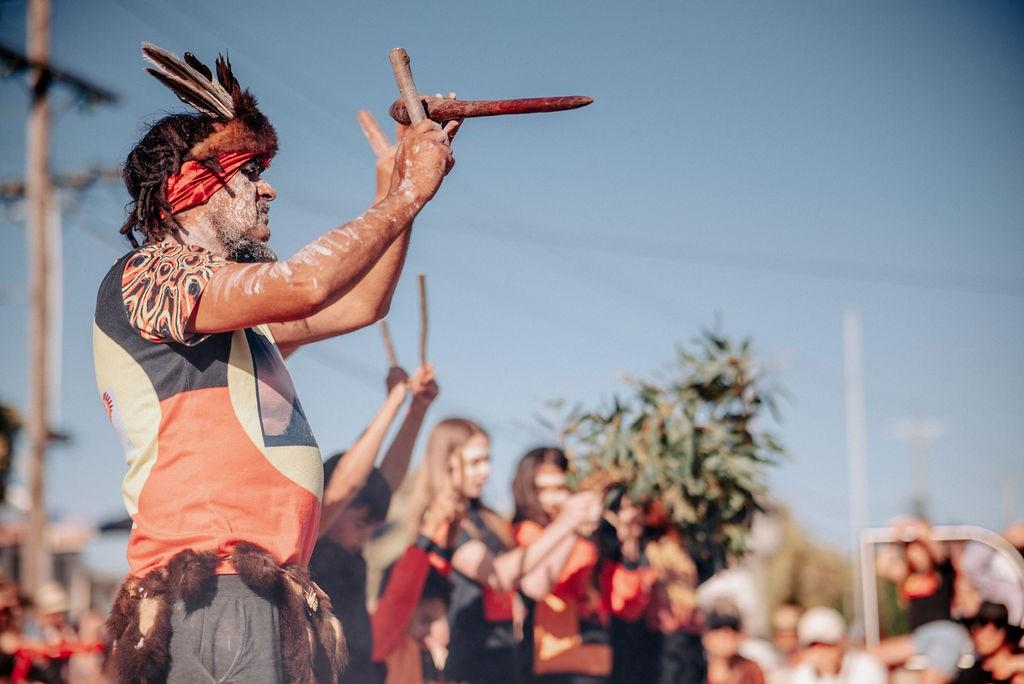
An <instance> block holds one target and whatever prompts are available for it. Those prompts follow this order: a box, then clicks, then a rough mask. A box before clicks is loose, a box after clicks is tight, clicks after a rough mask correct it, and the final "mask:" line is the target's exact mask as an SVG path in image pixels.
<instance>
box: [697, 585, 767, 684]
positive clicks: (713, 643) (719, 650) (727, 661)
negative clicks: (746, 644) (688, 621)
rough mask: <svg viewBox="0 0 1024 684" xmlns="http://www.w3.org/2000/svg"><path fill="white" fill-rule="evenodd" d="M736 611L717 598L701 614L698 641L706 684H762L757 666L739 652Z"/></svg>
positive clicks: (739, 626)
mask: <svg viewBox="0 0 1024 684" xmlns="http://www.w3.org/2000/svg"><path fill="white" fill-rule="evenodd" d="M743 639H744V635H743V624H742V622H741V620H740V612H739V610H738V609H737V608H736V607H735V606H734V605H731V604H729V603H727V602H725V601H718V602H716V603H715V605H713V606H712V608H711V610H710V612H708V613H707V614H706V615H705V617H704V636H703V638H702V640H701V641H702V643H703V644H704V651H705V653H706V654H707V663H708V680H707V681H708V684H764V674H763V673H762V672H761V668H759V667H758V666H757V664H756V663H755V662H754V661H752V660H747V659H746V658H744V657H743V656H741V655H740V644H742V643H743Z"/></svg>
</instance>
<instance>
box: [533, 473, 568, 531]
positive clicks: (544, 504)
mask: <svg viewBox="0 0 1024 684" xmlns="http://www.w3.org/2000/svg"><path fill="white" fill-rule="evenodd" d="M533 487H534V489H535V490H536V491H537V501H538V503H540V507H541V510H542V511H544V513H545V514H546V515H547V516H548V517H549V518H554V517H555V516H556V515H558V512H559V511H560V510H562V504H564V503H565V500H566V499H568V498H569V488H568V487H566V485H565V473H564V472H562V470H561V469H560V468H559V467H558V466H555V465H551V464H550V463H544V464H542V465H541V466H540V467H538V468H537V471H536V472H535V473H534V476H533Z"/></svg>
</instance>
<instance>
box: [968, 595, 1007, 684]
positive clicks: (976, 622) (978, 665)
mask: <svg viewBox="0 0 1024 684" xmlns="http://www.w3.org/2000/svg"><path fill="white" fill-rule="evenodd" d="M1007 617H1008V616H1007V611H1006V606H1004V605H1002V604H999V603H991V602H988V601H986V602H985V603H982V604H981V608H979V609H978V613H977V615H975V616H974V618H973V619H972V620H971V622H970V630H971V641H972V642H973V644H974V653H975V660H974V664H973V665H972V666H971V667H970V668H969V669H967V670H963V671H961V672H960V673H959V675H958V676H957V678H956V680H955V684H990V683H991V684H1024V655H1021V653H1020V649H1019V648H1018V647H1017V644H1018V642H1019V641H1020V637H1021V634H1020V630H1019V629H1017V628H1015V627H1014V626H1013V625H1011V624H1010V623H1009V621H1008V619H1007Z"/></svg>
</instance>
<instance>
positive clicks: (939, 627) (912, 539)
mask: <svg viewBox="0 0 1024 684" xmlns="http://www.w3.org/2000/svg"><path fill="white" fill-rule="evenodd" d="M893 531H894V533H895V534H896V536H897V537H898V538H900V539H903V540H904V541H903V543H902V547H903V548H902V553H900V552H899V551H898V550H897V549H894V548H893V546H892V545H889V546H886V547H885V548H883V549H882V551H881V552H879V554H878V568H877V569H878V574H879V575H880V576H881V577H883V578H885V579H887V580H889V581H890V582H892V583H893V584H895V585H896V586H897V587H898V588H899V593H900V596H901V598H902V600H903V601H904V602H905V603H906V605H907V619H908V622H909V625H910V634H909V635H904V636H898V637H892V638H889V639H886V640H884V641H883V642H882V643H881V644H879V645H878V646H877V647H875V648H874V649H872V655H874V656H875V657H876V658H878V659H879V660H881V661H882V662H883V663H884V664H885V665H887V666H888V667H897V666H900V665H902V664H903V663H905V662H906V661H907V660H908V659H909V658H911V657H913V656H915V655H917V656H923V657H924V658H926V659H927V665H926V669H925V671H924V672H923V673H922V676H921V682H922V684H945V683H946V682H949V681H950V680H951V679H952V678H953V676H954V675H956V673H957V663H958V661H959V660H960V658H961V656H963V655H966V654H969V653H970V650H971V643H970V638H969V637H968V635H967V631H966V630H965V629H964V628H963V626H961V625H960V624H959V623H958V622H954V621H953V620H952V608H953V594H954V592H953V588H954V585H955V582H956V571H955V570H954V568H953V562H952V560H951V559H950V557H949V553H948V550H947V548H946V547H945V546H944V545H943V544H941V543H939V542H937V541H935V540H934V539H933V538H932V534H931V526H930V525H929V524H928V523H927V522H926V521H924V520H919V519H910V520H904V521H899V522H897V523H895V524H894V525H893Z"/></svg>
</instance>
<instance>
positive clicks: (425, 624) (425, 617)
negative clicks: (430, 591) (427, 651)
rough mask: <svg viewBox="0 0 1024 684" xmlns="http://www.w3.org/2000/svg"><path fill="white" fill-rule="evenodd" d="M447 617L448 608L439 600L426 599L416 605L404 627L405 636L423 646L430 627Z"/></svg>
mask: <svg viewBox="0 0 1024 684" xmlns="http://www.w3.org/2000/svg"><path fill="white" fill-rule="evenodd" d="M447 615H448V606H447V605H446V604H445V602H444V601H442V600H441V599H439V598H426V599H423V600H421V601H420V602H419V603H418V604H417V605H416V610H414V611H413V613H412V618H410V619H409V624H408V625H406V628H405V634H406V636H408V637H409V638H410V639H412V640H413V641H415V642H417V643H420V644H423V643H424V642H425V641H426V639H427V635H429V634H430V632H431V627H432V626H433V624H434V623H435V622H437V621H438V620H443V619H445V617H446V616H447Z"/></svg>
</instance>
